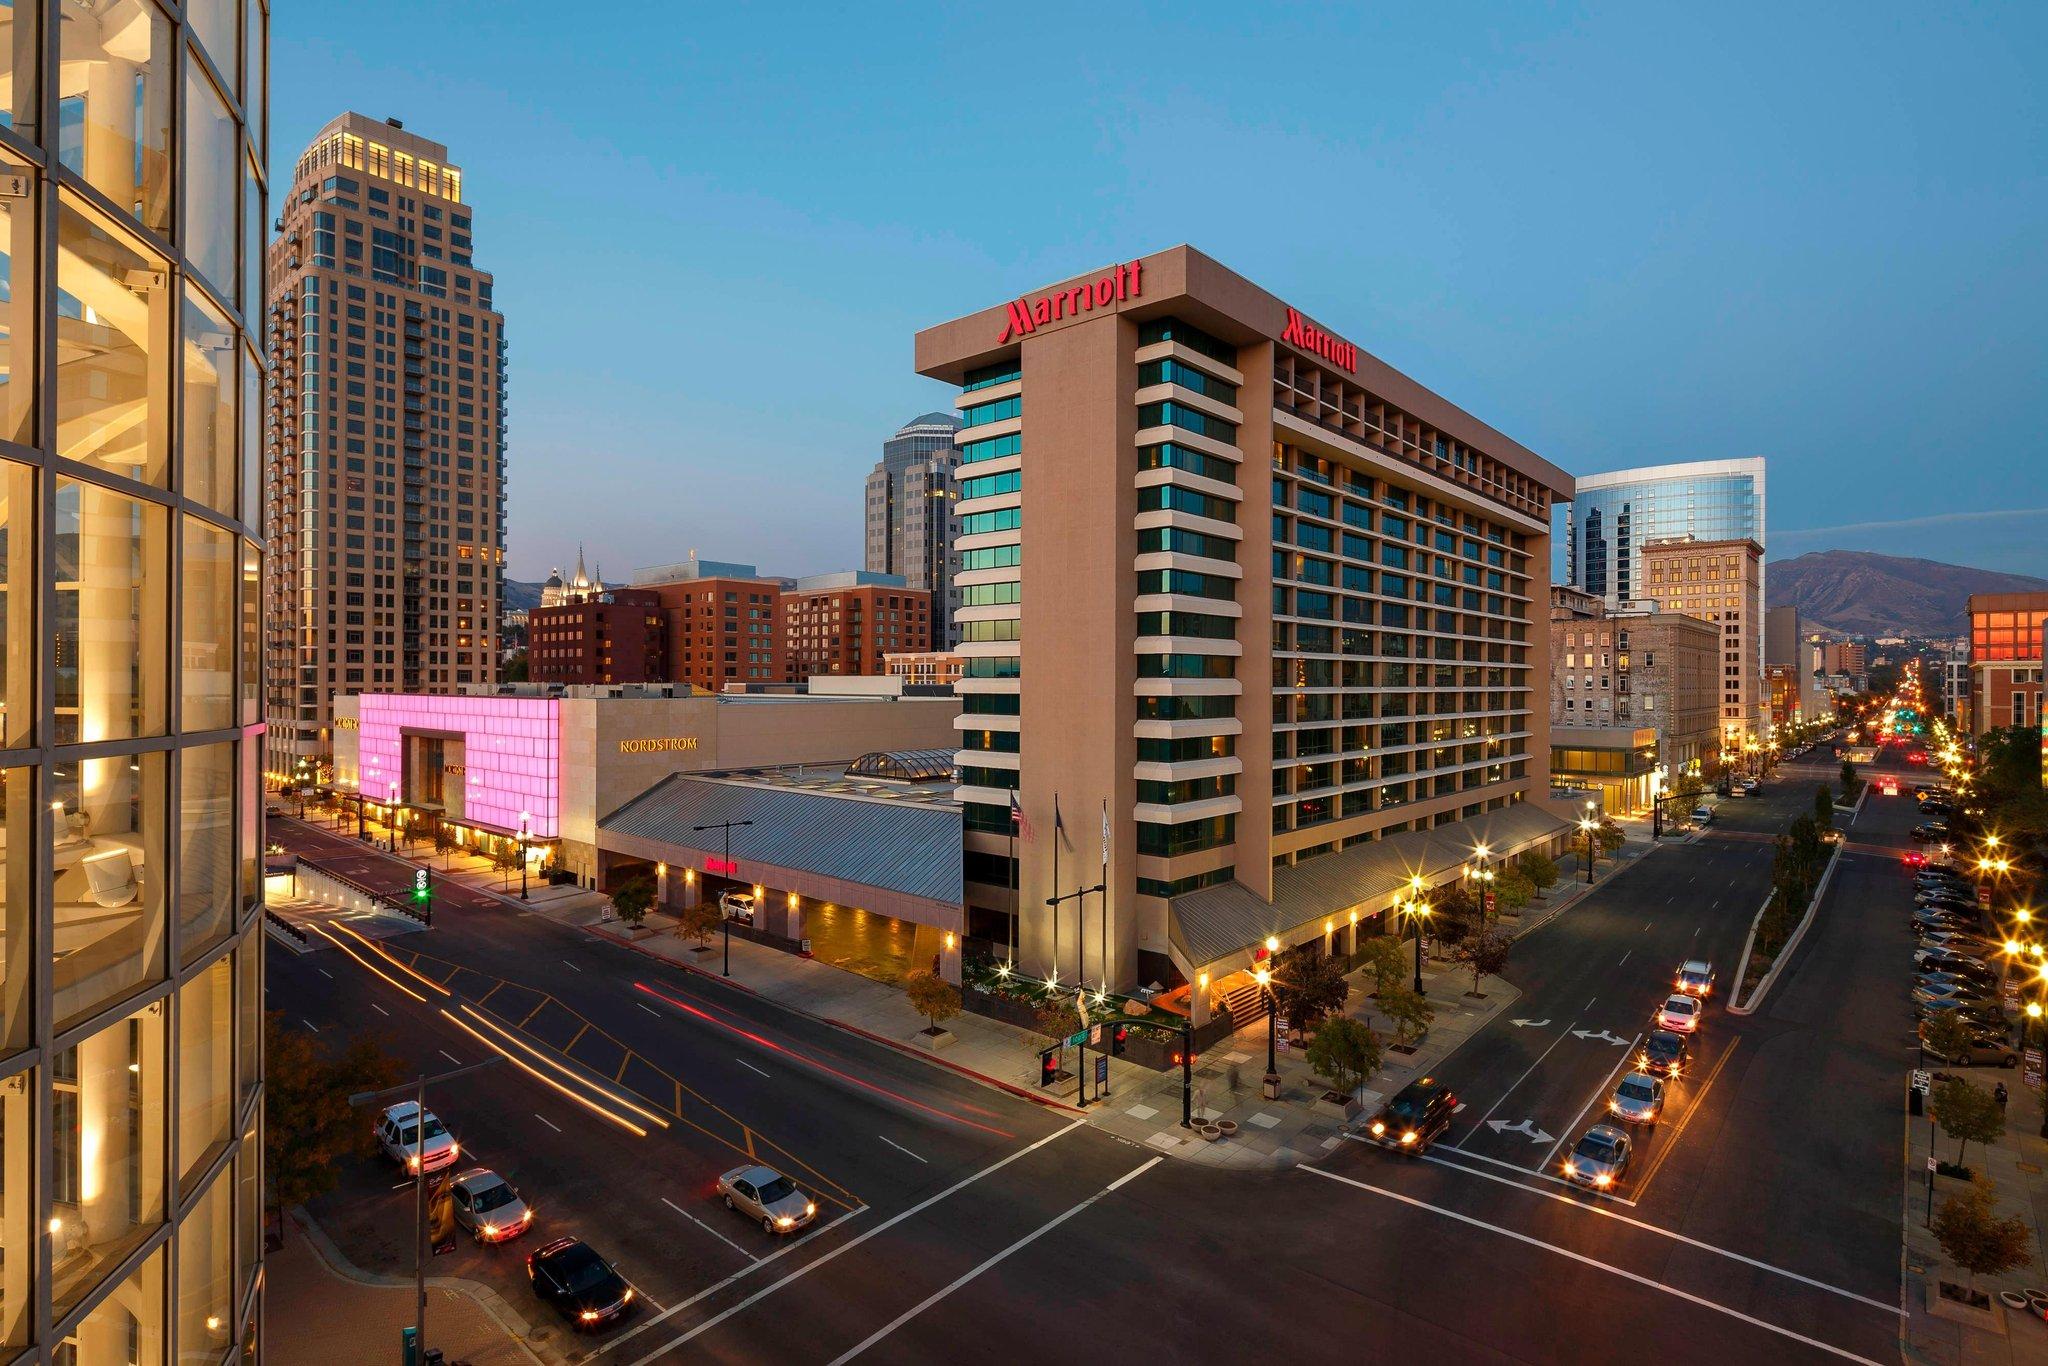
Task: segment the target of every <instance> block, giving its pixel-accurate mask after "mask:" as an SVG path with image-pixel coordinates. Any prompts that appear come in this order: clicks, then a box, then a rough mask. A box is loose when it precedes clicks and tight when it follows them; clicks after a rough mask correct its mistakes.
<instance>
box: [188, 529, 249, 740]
mask: <svg viewBox="0 0 2048 1366" xmlns="http://www.w3.org/2000/svg"><path fill="white" fill-rule="evenodd" d="M184 523H185V538H184V539H185V545H184V551H185V563H184V567H183V570H182V572H181V574H180V578H179V582H180V586H181V588H182V589H183V599H184V606H185V613H184V622H183V631H184V650H183V653H182V655H181V658H182V659H183V661H184V667H183V668H182V669H181V670H180V671H179V680H180V683H181V685H182V693H183V704H184V711H183V715H182V717H181V718H180V719H181V722H182V728H183V729H185V730H188V731H194V730H220V729H222V728H224V727H227V726H231V725H233V724H234V723H235V715H236V710H235V661H236V660H237V659H238V658H239V657H240V654H241V649H240V637H241V631H240V625H241V611H240V597H241V586H242V554H241V543H240V542H239V541H238V540H237V539H236V537H235V535H234V533H233V532H230V531H223V530H221V529H220V528H219V527H216V526H214V525H213V524H212V523H210V522H204V521H201V520H200V519H199V518H197V517H189V516H188V517H186V518H185V519H184Z"/></svg>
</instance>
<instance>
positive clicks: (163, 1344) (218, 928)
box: [0, 0, 267, 1366]
mask: <svg viewBox="0 0 2048 1366" xmlns="http://www.w3.org/2000/svg"><path fill="white" fill-rule="evenodd" d="M0 44H4V46H5V49H6V52H7V63H6V65H5V68H4V70H5V72H6V79H0V166H4V176H0V179H4V181H5V189H4V191H0V375H4V382H0V567H4V572H5V591H4V592H0V628H4V641H0V751H4V754H5V756H6V757H5V758H4V759H0V868H4V879H0V1249H4V1256H0V1357H4V1358H6V1359H7V1360H9V1361H33V1362H41V1363H65V1366H126V1363H130V1362H142V1361H147V1362H165V1361H172V1360H177V1361H219V1360H221V1359H222V1358H223V1357H224V1356H225V1355H227V1354H228V1353H229V1352H230V1351H232V1350H233V1349H235V1348H236V1347H237V1345H243V1344H245V1345H246V1346H247V1348H248V1350H249V1351H251V1352H254V1351H255V1350H256V1347H257V1343H256V1335H257V1332H258V1324H259V1322H260V1312H259V1300H260V1295H261V1291H260V1288H259V1287H260V1283H261V1276H260V1272H261V1269H262V1241H261V1226H262V1192H263V1171H262V1151H263V1143H262V1122H263V1085H262V1082H263V1070H262V1063H263V1056H262V1022H263V1016H262V1009H263V934H262V924H261V919H262V918H261V915H260V913H259V912H260V908H261V903H262V884H261V881H260V879H261V860H260V851H261V849H262V847H263V844H262V808H261V805H260V803H259V801H258V794H259V784H258V782H257V772H258V768H257V760H258V757H259V747H260V745H261V743H262V741H261V733H262V731H261V722H262V719H263V718H262V710H261V708H262V656H261V651H260V638H259V636H258V632H257V628H256V620H257V618H256V611H257V605H258V588H259V582H258V580H259V576H260V573H261V566H262V545H261V543H260V542H259V540H258V539H257V536H258V529H259V527H260V526H261V511H262V509H261V497H262V496H261V491H260V487H259V485H258V484H257V483H256V481H255V480H254V479H253V478H250V477H248V476H250V475H252V474H253V473H254V472H255V471H256V470H257V469H258V467H259V461H258V454H259V445H260V441H261V433H262V430H263V427H262V424H263V420H264V418H263V413H264V359H263V336H264V328H263V325H262V322H261V317H262V310H263V299H264V295H263V284H262V281H263V255H262V227H263V224H264V222H265V221H266V217H265V211H264V201H265V197H266V191H265V186H264V169H263V168H264V155H263V149H264V142H265V127H264V125H265V91H266V88H267V79H266V69H265V61H266V58H265V51H266V43H265V8H264V7H263V6H262V5H260V4H255V3H249V4H246V5H238V4H234V3H220V2H218V0H216V2H215V3H193V4H188V5H186V6H184V7H182V9H181V10H180V11H177V12H175V13H174V12H172V11H170V10H168V9H163V8H159V7H158V6H156V5H135V4H88V3H76V0H72V2H70V3H65V4H63V5H59V4H56V3H54V0H32V2H30V3H17V4H15V5H13V6H12V7H10V8H5V9H0ZM46 272H47V273H46Z"/></svg>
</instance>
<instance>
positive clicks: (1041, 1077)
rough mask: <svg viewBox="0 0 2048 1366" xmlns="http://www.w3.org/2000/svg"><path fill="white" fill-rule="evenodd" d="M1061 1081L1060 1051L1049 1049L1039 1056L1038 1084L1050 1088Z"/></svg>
mask: <svg viewBox="0 0 2048 1366" xmlns="http://www.w3.org/2000/svg"><path fill="white" fill-rule="evenodd" d="M1059 1079H1060V1051H1059V1049H1057V1048H1048V1049H1046V1050H1045V1051H1044V1052H1043V1053H1040V1054H1039V1055H1038V1084H1039V1085H1040V1086H1050V1085H1052V1084H1053V1083H1054V1082H1056V1081H1058V1080H1059Z"/></svg>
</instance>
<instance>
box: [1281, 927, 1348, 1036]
mask: <svg viewBox="0 0 2048 1366" xmlns="http://www.w3.org/2000/svg"><path fill="white" fill-rule="evenodd" d="M1273 991H1274V994H1275V995H1277V996H1278V997H1279V998H1280V1014H1281V1015H1282V1016H1283V1017H1284V1018H1285V1019H1286V1021H1287V1025H1288V1028H1290V1029H1310V1028H1313V1027H1314V1026H1315V1024H1316V1023H1317V1021H1319V1020H1321V1019H1323V1018H1324V1017H1325V1016H1327V1015H1330V1014H1331V1013H1333V1012H1335V1011H1339V1010H1342V1009H1343V1008H1344V1002H1345V1000H1346V999H1348V998H1349V997H1350V995H1351V983H1350V982H1349V981H1348V980H1347V979H1346V978H1345V976H1344V969H1343V968H1342V967H1341V966H1340V965H1339V964H1338V962H1337V960H1336V959H1334V958H1325V957H1324V956H1323V955H1322V954H1320V953H1314V952H1312V951H1310V950H1309V949H1307V948H1306V947H1305V946H1304V947H1302V948H1296V949H1290V950H1288V951H1287V952H1286V953H1284V954H1282V955H1281V956H1280V958H1279V960H1278V961H1277V962H1275V963H1274V965H1273Z"/></svg>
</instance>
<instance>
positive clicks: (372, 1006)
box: [370, 1001, 391, 1015]
mask: <svg viewBox="0 0 2048 1366" xmlns="http://www.w3.org/2000/svg"><path fill="white" fill-rule="evenodd" d="M370 1009H372V1010H374V1011H376V1012H377V1013H378V1014H379V1015H389V1014H390V1013H391V1012H390V1011H388V1010H386V1009H385V1008H384V1007H383V1006H380V1005H378V1004H377V1003H376V1002H375V1001H372V1002H370Z"/></svg>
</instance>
